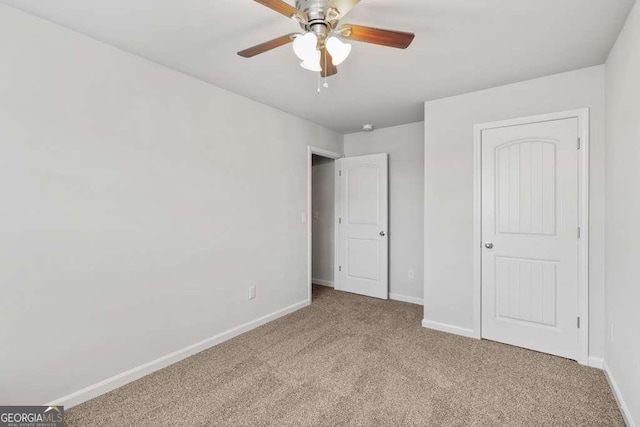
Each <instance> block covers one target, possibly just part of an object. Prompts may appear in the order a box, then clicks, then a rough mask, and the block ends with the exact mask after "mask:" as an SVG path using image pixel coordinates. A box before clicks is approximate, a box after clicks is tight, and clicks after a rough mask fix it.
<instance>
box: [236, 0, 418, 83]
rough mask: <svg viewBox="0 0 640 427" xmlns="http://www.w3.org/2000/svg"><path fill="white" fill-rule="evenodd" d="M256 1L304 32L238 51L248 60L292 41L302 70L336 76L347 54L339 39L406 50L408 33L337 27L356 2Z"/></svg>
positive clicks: (322, 0) (410, 39) (410, 37)
mask: <svg viewBox="0 0 640 427" xmlns="http://www.w3.org/2000/svg"><path fill="white" fill-rule="evenodd" d="M255 1H256V2H258V3H260V4H262V5H264V6H266V7H268V8H270V9H272V10H274V11H276V12H278V13H281V14H282V15H284V16H286V17H287V18H291V19H293V20H294V21H296V22H298V23H299V24H300V27H302V29H303V30H304V33H291V34H287V35H285V36H282V37H278V38H276V39H273V40H269V41H268V42H265V43H261V44H259V45H256V46H253V47H250V48H249V49H245V50H243V51H240V52H238V55H240V56H242V57H244V58H251V57H253V56H256V55H259V54H261V53H264V52H267V51H269V50H272V49H275V48H277V47H280V46H284V45H286V44H289V43H292V42H293V50H294V52H295V54H296V55H297V56H298V58H300V60H302V63H301V64H300V65H301V66H302V67H303V68H306V69H308V70H311V71H315V72H319V73H320V74H321V75H322V77H328V76H332V75H334V74H336V73H337V72H338V69H337V68H336V66H337V65H340V64H341V63H342V62H343V61H344V60H345V59H347V56H349V53H350V52H351V45H350V44H348V43H344V42H343V41H342V40H341V39H347V40H354V41H359V42H365V43H372V44H376V45H381V46H389V47H395V48H399V49H406V48H407V47H409V45H410V44H411V42H412V41H413V38H414V37H415V35H414V34H412V33H405V32H401V31H390V30H382V29H379V28H371V27H363V26H361V25H354V24H342V25H340V26H339V25H338V23H339V21H340V19H341V18H343V17H344V16H345V15H346V14H347V13H348V12H349V11H350V10H351V9H353V7H354V6H355V5H357V4H358V3H359V2H360V0H296V7H293V6H291V5H290V4H288V3H286V2H284V1H283V0H255Z"/></svg>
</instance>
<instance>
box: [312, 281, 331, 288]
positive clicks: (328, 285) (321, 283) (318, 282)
mask: <svg viewBox="0 0 640 427" xmlns="http://www.w3.org/2000/svg"><path fill="white" fill-rule="evenodd" d="M311 283H313V284H314V285H320V286H326V287H328V288H333V281H331V280H323V279H311Z"/></svg>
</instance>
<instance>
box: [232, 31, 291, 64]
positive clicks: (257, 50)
mask: <svg viewBox="0 0 640 427" xmlns="http://www.w3.org/2000/svg"><path fill="white" fill-rule="evenodd" d="M296 35H297V33H291V34H287V35H286V36H282V37H278V38H277V39H273V40H269V41H268V42H264V43H261V44H259V45H256V46H253V47H250V48H249V49H245V50H243V51H240V52H238V55H240V56H242V57H243V58H251V57H252V56H256V55H259V54H261V53H265V52H267V51H269V50H271V49H275V48H277V47H280V46H284V45H285V44H287V43H291V42H292V41H293V39H294V38H295V37H294V36H296Z"/></svg>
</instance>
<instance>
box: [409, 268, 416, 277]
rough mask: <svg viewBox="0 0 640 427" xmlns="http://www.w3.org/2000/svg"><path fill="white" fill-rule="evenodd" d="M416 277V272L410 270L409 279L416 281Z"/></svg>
mask: <svg viewBox="0 0 640 427" xmlns="http://www.w3.org/2000/svg"><path fill="white" fill-rule="evenodd" d="M415 277H416V272H415V271H413V268H412V269H411V270H409V279H414V278H415Z"/></svg>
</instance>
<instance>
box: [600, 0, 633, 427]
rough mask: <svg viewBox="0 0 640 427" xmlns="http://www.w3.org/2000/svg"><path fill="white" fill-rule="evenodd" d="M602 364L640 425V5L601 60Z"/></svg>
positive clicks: (630, 413)
mask: <svg viewBox="0 0 640 427" xmlns="http://www.w3.org/2000/svg"><path fill="white" fill-rule="evenodd" d="M606 105H607V153H606V165H607V168H606V170H607V176H606V183H607V184H606V185H607V219H606V283H607V286H606V308H607V310H606V311H607V328H606V331H607V352H606V356H605V363H606V365H607V369H608V371H609V373H610V376H611V377H612V378H613V379H614V381H615V383H616V384H617V387H618V391H619V393H620V396H621V397H622V399H623V401H624V404H625V405H626V408H627V411H628V412H627V416H628V417H629V418H631V419H632V420H633V421H631V420H629V424H631V425H633V423H635V424H636V425H640V307H639V304H640V263H639V262H640V222H639V221H640V5H638V4H637V3H636V5H635V7H634V9H633V11H632V12H631V15H629V18H628V21H627V24H626V26H625V27H624V30H623V31H622V33H621V34H620V37H619V38H618V41H617V43H616V44H615V46H614V48H613V50H612V51H611V54H610V56H609V59H608V61H607V103H606Z"/></svg>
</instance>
